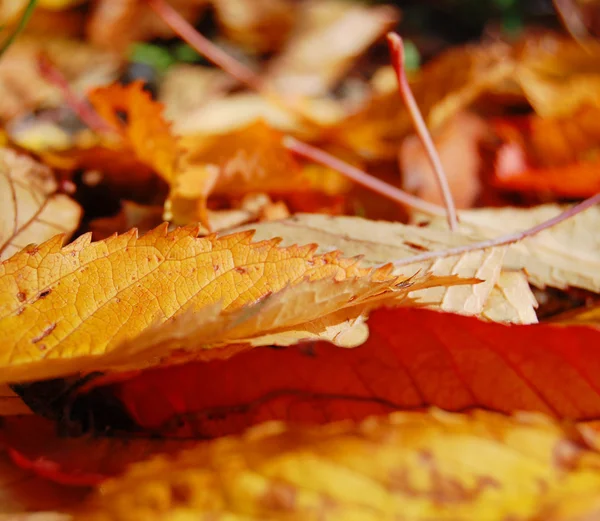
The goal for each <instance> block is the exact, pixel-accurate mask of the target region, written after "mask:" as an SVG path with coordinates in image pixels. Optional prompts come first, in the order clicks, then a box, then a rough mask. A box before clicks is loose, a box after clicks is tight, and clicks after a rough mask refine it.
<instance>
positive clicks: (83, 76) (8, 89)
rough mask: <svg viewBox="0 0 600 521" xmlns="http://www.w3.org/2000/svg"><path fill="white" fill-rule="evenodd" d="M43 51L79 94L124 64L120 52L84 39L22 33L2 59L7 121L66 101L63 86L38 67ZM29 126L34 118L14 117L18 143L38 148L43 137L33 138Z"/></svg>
mask: <svg viewBox="0 0 600 521" xmlns="http://www.w3.org/2000/svg"><path fill="white" fill-rule="evenodd" d="M59 36H60V35H59ZM42 51H43V52H44V53H46V55H47V56H48V58H49V59H50V60H51V61H52V63H54V64H55V65H56V67H57V68H59V69H60V71H61V72H62V73H63V74H64V75H65V77H66V79H67V80H68V81H69V84H70V86H71V88H72V89H73V90H74V91H75V92H77V93H80V94H84V93H85V91H87V90H88V89H89V88H91V87H96V86H98V85H102V84H107V83H110V82H111V81H113V80H115V79H116V78H117V76H118V70H119V67H120V65H121V58H120V57H119V56H118V55H116V54H114V53H112V52H109V51H105V50H100V49H97V48H95V47H93V46H91V45H88V44H85V43H83V42H81V41H76V40H69V39H66V38H60V37H52V38H48V37H46V38H39V37H38V38H36V37H31V36H21V37H19V38H18V39H17V40H16V41H15V42H14V43H13V45H11V46H10V47H9V49H8V50H7V51H6V53H5V54H4V55H3V56H2V60H1V61H0V119H1V120H3V121H4V122H7V121H9V120H11V119H12V118H15V117H16V116H24V115H25V114H27V113H28V112H30V111H34V110H36V109H39V108H46V109H47V108H49V107H59V106H61V105H62V104H63V95H62V93H61V91H60V89H59V88H58V87H57V86H56V85H52V84H50V83H49V82H48V81H47V80H46V79H45V78H44V77H43V76H42V74H41V72H40V71H39V68H38V65H37V57H38V55H39V54H40V53H41V52H42ZM30 126H31V120H26V119H24V120H22V121H21V120H13V121H11V125H10V131H11V134H13V135H15V138H16V140H17V141H18V142H19V143H23V144H26V145H28V146H37V148H38V149H39V148H41V146H40V143H39V139H40V138H38V142H32V141H34V140H33V138H32V137H30V136H26V135H25V134H26V130H27V129H28V128H29V127H30ZM42 137H43V136H42Z"/></svg>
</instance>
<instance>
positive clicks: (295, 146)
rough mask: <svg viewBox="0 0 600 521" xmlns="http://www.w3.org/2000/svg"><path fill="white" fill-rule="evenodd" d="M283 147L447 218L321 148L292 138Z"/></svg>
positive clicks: (434, 207)
mask: <svg viewBox="0 0 600 521" xmlns="http://www.w3.org/2000/svg"><path fill="white" fill-rule="evenodd" d="M283 145H284V146H285V147H286V148H287V149H288V150H291V151H292V152H294V153H295V154H298V155H299V156H302V157H304V158H306V159H310V160H311V161H314V162H315V163H318V164H320V165H323V166H327V167H329V168H331V169H333V170H335V171H336V172H339V173H340V174H342V175H344V176H345V177H347V178H349V179H352V180H353V181H354V182H355V183H357V184H359V185H362V186H364V187H365V188H368V189H369V190H372V191H373V192H377V193H378V194H381V195H384V196H386V197H388V198H389V199H391V200H393V201H396V202H398V203H401V204H405V205H407V206H410V207H412V208H415V209H417V210H420V211H422V212H425V213H427V214H429V215H437V216H441V217H443V216H445V215H446V210H445V209H444V208H443V207H442V206H438V205H437V204H433V203H429V202H427V201H424V200H423V199H419V198H418V197H415V196H414V195H411V194H409V193H407V192H404V191H402V190H400V189H399V188H396V187H395V186H393V185H390V184H388V183H386V182H384V181H382V180H381V179H377V178H376V177H373V176H372V175H369V174H367V173H366V172H363V171H362V170H360V169H358V168H356V167H355V166H352V165H350V164H348V163H346V162H344V161H342V160H341V159H338V158H337V157H334V156H332V155H331V154H328V153H327V152H325V151H324V150H321V149H320V148H316V147H313V146H311V145H309V144H308V143H303V142H302V141H299V140H298V139H296V138H293V137H292V136H285V137H284V138H283Z"/></svg>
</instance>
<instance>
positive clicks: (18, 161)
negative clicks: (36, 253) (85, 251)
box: [0, 148, 81, 259]
mask: <svg viewBox="0 0 600 521" xmlns="http://www.w3.org/2000/svg"><path fill="white" fill-rule="evenodd" d="M57 190H58V183H57V182H56V180H55V178H54V176H53V174H52V172H51V171H50V169H49V168H48V167H46V166H44V165H42V164H40V163H37V162H36V161H34V160H33V159H31V158H29V157H27V156H25V155H19V154H17V153H16V152H14V151H13V150H10V149H7V148H0V259H6V258H8V257H10V256H11V255H12V254H13V253H15V252H17V251H19V250H20V249H22V248H24V247H25V246H27V245H28V244H30V243H34V242H35V243H40V242H43V241H45V240H47V239H49V238H50V237H52V236H54V235H56V234H57V233H63V234H65V235H66V236H69V235H71V234H72V233H73V232H74V231H75V229H76V228H77V225H78V224H79V218H80V216H81V208H80V207H79V205H78V204H77V203H76V202H75V201H73V200H72V199H71V198H69V197H68V196H67V195H64V194H60V193H57Z"/></svg>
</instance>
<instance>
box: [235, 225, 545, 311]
mask: <svg viewBox="0 0 600 521" xmlns="http://www.w3.org/2000/svg"><path fill="white" fill-rule="evenodd" d="M248 228H252V229H254V230H256V238H257V239H266V238H267V237H273V236H277V237H282V238H283V243H282V244H284V245H289V244H295V243H302V242H304V241H306V238H308V237H310V238H311V240H313V241H315V242H316V243H317V244H318V245H319V249H318V250H317V251H320V252H326V251H330V250H332V249H334V250H338V249H339V250H341V251H343V252H344V253H345V254H346V255H349V256H354V255H361V256H362V262H363V264H365V265H366V266H377V265H381V264H385V263H386V262H391V261H394V260H401V259H404V258H407V257H411V256H413V255H417V254H419V253H422V252H423V251H424V250H443V249H447V248H449V247H452V246H458V245H461V244H468V243H469V242H472V239H471V238H468V237H467V236H464V235H460V234H455V233H450V232H449V231H447V230H442V229H435V230H433V229H428V228H421V227H416V226H408V225H404V224H400V223H390V222H385V221H370V220H368V219H361V218H358V217H331V216H327V215H318V214H298V215H295V216H293V217H291V218H290V219H286V220H282V221H276V222H271V223H259V224H255V225H250V226H244V227H241V228H240V229H241V230H243V229H248ZM440 228H441V227H440ZM503 255H504V253H503V249H501V248H500V249H491V250H487V251H475V252H471V253H468V254H467V255H463V256H460V257H448V258H445V259H434V260H432V261H426V262H420V263H415V264H412V265H407V266H402V267H400V268H397V269H396V271H395V272H394V273H397V274H399V273H402V274H403V275H404V276H412V275H415V274H417V273H421V272H431V273H432V274H434V275H437V276H442V277H443V276H448V275H457V276H460V277H462V278H465V279H469V278H477V279H479V280H482V281H484V282H482V283H481V284H476V285H461V286H453V287H439V288H431V289H427V290H422V291H418V292H417V291H415V292H413V293H411V298H414V299H416V300H417V301H418V302H420V303H421V304H423V305H431V306H432V307H435V308H437V309H443V310H445V311H454V312H458V313H466V314H474V315H478V314H480V313H482V312H483V310H484V308H485V305H486V301H487V299H488V297H489V295H490V292H491V291H492V288H493V287H494V285H495V284H496V283H497V281H498V276H499V275H500V270H501V268H502V263H503ZM527 307H529V308H530V311H529V312H528V311H526V309H527ZM520 308H521V311H522V316H529V317H531V314H532V312H533V307H531V301H530V300H529V301H528V300H525V301H524V302H523V303H522V304H520ZM510 317H512V318H514V317H515V314H514V313H512V312H511V313H510V314H509V316H507V317H506V318H505V319H504V320H508V319H510Z"/></svg>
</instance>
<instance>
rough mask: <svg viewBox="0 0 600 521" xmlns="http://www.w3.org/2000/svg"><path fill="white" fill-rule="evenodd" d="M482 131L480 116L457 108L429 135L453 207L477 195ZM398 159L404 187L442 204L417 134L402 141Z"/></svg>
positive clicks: (462, 205) (470, 201)
mask: <svg viewBox="0 0 600 521" xmlns="http://www.w3.org/2000/svg"><path fill="white" fill-rule="evenodd" d="M486 131H487V127H486V125H485V123H484V121H483V120H482V119H481V118H479V117H478V116H475V115H474V114H469V113H467V112H461V113H458V114H456V115H455V116H454V117H452V118H451V119H450V120H449V121H448V122H447V123H446V124H445V125H443V127H442V128H440V129H439V131H438V132H437V133H436V134H435V135H434V136H433V139H434V144H435V146H436V148H437V151H438V153H439V155H440V160H441V162H442V165H443V167H444V172H445V174H446V177H447V179H448V184H449V186H450V191H451V193H452V195H453V197H454V202H455V204H456V207H457V208H471V207H472V206H473V205H474V203H475V201H476V200H477V196H478V195H479V191H480V189H481V182H480V180H479V171H480V168H481V165H482V161H481V158H480V152H479V145H480V143H481V140H482V138H483V137H484V136H485V135H486ZM398 161H399V164H400V171H401V172H402V188H403V189H404V190H406V191H408V192H411V193H414V194H415V195H417V196H418V197H420V198H421V199H425V200H426V201H430V202H432V203H436V204H440V205H443V204H444V199H443V196H442V194H441V192H440V188H439V183H438V181H437V176H436V174H435V172H434V171H433V169H432V167H431V163H430V160H429V157H428V156H427V153H426V152H425V149H424V148H423V145H422V144H421V141H420V139H419V138H418V136H416V135H414V134H412V135H410V136H408V137H407V138H406V139H405V140H404V141H403V142H402V146H401V147H400V153H399V156H398Z"/></svg>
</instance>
